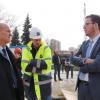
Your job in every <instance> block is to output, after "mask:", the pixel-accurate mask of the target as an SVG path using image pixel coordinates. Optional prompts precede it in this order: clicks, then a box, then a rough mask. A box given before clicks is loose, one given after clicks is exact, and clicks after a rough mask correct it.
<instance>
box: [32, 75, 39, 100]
mask: <svg viewBox="0 0 100 100" xmlns="http://www.w3.org/2000/svg"><path fill="white" fill-rule="evenodd" d="M33 78H34V84H35V93H36V96H37V100H41V93H40V86H39V83H38V82H39V79H38V74H33Z"/></svg>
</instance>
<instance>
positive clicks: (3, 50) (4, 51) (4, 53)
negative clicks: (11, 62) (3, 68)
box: [2, 49, 7, 57]
mask: <svg viewBox="0 0 100 100" xmlns="http://www.w3.org/2000/svg"><path fill="white" fill-rule="evenodd" d="M2 52H3V55H4V56H5V57H7V53H6V49H2Z"/></svg>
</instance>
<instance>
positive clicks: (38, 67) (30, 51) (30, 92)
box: [0, 14, 100, 100]
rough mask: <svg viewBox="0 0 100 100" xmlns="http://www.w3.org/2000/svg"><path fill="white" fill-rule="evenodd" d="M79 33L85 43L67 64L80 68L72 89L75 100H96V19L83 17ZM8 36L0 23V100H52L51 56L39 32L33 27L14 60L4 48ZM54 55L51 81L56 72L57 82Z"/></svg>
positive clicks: (99, 35) (99, 43)
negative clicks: (27, 39)
mask: <svg viewBox="0 0 100 100" xmlns="http://www.w3.org/2000/svg"><path fill="white" fill-rule="evenodd" d="M83 29H84V31H85V34H86V36H88V37H89V39H88V40H85V41H84V42H83V43H82V45H81V47H80V49H79V51H78V52H77V53H76V54H75V55H72V56H71V57H70V60H71V63H72V64H74V65H76V66H79V67H80V70H79V75H78V80H77V85H76V89H77V88H78V100H99V99H100V16H98V15H94V14H91V15H88V16H86V17H85V24H84V27H83ZM11 36H12V34H11V30H10V27H9V26H8V25H7V24H5V23H0V80H1V81H0V100H24V93H25V96H26V97H27V99H28V100H52V98H51V79H52V77H51V66H52V55H51V50H50V48H49V47H48V45H47V44H46V43H45V41H44V40H42V35H41V31H40V30H39V29H37V28H34V27H33V28H32V29H31V32H30V41H29V43H28V44H27V45H26V48H25V49H24V50H23V51H21V52H19V53H18V51H20V50H17V51H16V50H15V54H16V52H17V53H18V54H17V55H16V56H14V54H13V53H12V52H11V50H10V49H9V47H8V46H7V44H8V43H9V42H10V41H11ZM58 54H59V53H58V52H54V56H53V63H54V69H55V73H54V80H55V81H57V79H56V73H57V71H58V79H59V80H62V79H61V77H60V67H59V66H60V58H59V56H58ZM18 58H20V59H18ZM19 64H20V65H19ZM22 74H23V75H22Z"/></svg>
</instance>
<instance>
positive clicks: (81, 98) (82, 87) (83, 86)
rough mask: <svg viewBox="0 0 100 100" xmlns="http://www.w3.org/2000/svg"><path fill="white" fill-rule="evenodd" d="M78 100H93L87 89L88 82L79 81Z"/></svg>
mask: <svg viewBox="0 0 100 100" xmlns="http://www.w3.org/2000/svg"><path fill="white" fill-rule="evenodd" d="M78 100H93V99H92V96H91V94H90V90H89V83H85V82H80V83H79V87H78Z"/></svg>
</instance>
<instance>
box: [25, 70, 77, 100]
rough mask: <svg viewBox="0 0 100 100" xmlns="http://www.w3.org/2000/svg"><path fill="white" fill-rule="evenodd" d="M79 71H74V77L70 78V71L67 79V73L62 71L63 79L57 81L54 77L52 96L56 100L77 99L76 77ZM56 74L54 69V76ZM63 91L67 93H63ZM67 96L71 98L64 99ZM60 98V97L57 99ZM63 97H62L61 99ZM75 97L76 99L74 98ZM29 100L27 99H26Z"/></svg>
mask: <svg viewBox="0 0 100 100" xmlns="http://www.w3.org/2000/svg"><path fill="white" fill-rule="evenodd" d="M77 74H78V72H77V71H74V74H73V79H71V78H70V73H69V79H66V73H65V72H63V73H62V72H61V78H62V79H63V81H57V82H55V81H54V79H53V78H52V97H53V99H54V100H77V99H76V97H77V96H76V95H77V93H76V92H75V84H76V79H77ZM53 75H54V71H52V77H53ZM63 92H64V93H65V94H63ZM64 95H65V96H68V97H69V98H67V99H62V98H64ZM57 98H58V99H57ZM59 98H61V99H59ZM72 98H74V99H72ZM25 100H27V99H25Z"/></svg>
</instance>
